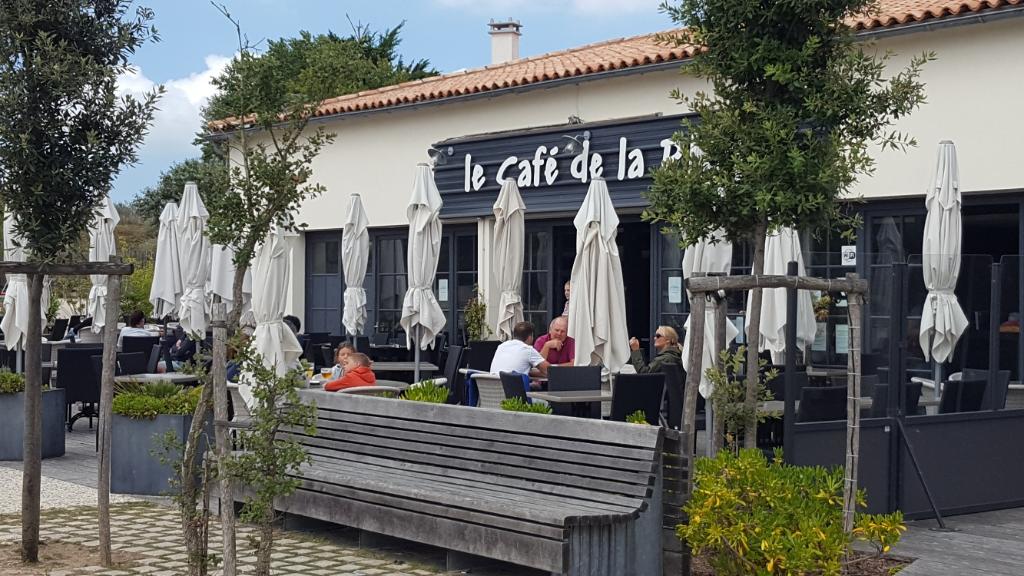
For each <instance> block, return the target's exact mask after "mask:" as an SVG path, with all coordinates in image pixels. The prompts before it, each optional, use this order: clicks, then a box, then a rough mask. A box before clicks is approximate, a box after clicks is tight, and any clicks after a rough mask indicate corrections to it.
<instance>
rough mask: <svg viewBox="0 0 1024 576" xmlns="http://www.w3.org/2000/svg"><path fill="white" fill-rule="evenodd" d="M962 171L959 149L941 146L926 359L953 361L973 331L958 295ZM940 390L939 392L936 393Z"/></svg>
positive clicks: (927, 224)
mask: <svg viewBox="0 0 1024 576" xmlns="http://www.w3.org/2000/svg"><path fill="white" fill-rule="evenodd" d="M960 201H961V200H960V171H959V168H958V167H957V161H956V147H955V146H954V145H953V143H952V142H950V141H948V140H946V141H943V142H941V143H940V144H939V155H938V161H937V162H936V165H935V176H934V178H933V180H932V185H931V186H930V187H929V189H928V195H927V197H926V198H925V205H926V206H927V207H928V216H927V217H926V218H925V221H924V245H923V249H922V252H923V253H922V254H921V272H922V274H923V275H924V286H925V288H927V289H928V296H927V297H926V298H925V301H924V307H923V308H922V312H921V334H920V338H919V339H920V342H921V350H922V351H923V352H924V358H925V360H928V359H929V358H931V359H933V360H935V362H937V363H942V362H946V361H948V360H949V359H950V358H951V357H952V356H953V348H954V347H956V342H957V340H958V339H959V338H960V335H961V334H963V333H964V330H966V329H967V317H966V316H964V311H963V310H962V309H961V308H960V303H959V302H957V300H956V295H955V294H954V293H953V290H954V289H955V288H956V282H957V277H958V276H959V274H960V236H961V234H962V225H961V222H960ZM937 392H938V387H936V393H937Z"/></svg>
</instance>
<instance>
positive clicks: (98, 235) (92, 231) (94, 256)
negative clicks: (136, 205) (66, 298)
mask: <svg viewBox="0 0 1024 576" xmlns="http://www.w3.org/2000/svg"><path fill="white" fill-rule="evenodd" d="M120 220H121V217H120V216H119V215H118V213H117V209H116V208H114V202H113V201H111V199H110V197H109V196H107V197H106V198H105V199H104V200H103V202H101V203H100V207H99V209H98V210H97V211H96V215H95V216H94V219H93V221H92V226H90V227H89V261H90V262H107V261H108V260H110V257H111V256H114V255H115V254H117V248H116V246H115V245H114V228H116V227H117V223H118V222H120ZM89 280H90V281H91V282H92V288H91V289H90V290H89V315H91V316H92V331H93V332H99V331H100V330H102V329H103V325H104V324H105V323H106V312H105V311H106V309H107V277H106V276H103V275H100V274H91V275H90V276H89ZM113 328H117V327H116V326H114V327H113Z"/></svg>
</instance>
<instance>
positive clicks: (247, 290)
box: [207, 244, 252, 316]
mask: <svg viewBox="0 0 1024 576" xmlns="http://www.w3.org/2000/svg"><path fill="white" fill-rule="evenodd" d="M234 259H235V251H234V250H233V249H232V248H231V247H230V246H223V245H221V244H211V245H210V280H209V282H208V283H207V290H208V291H209V293H210V294H209V296H210V297H211V299H212V297H213V296H219V297H220V300H221V302H224V303H225V304H227V307H228V309H229V310H230V309H231V308H233V307H234V302H235V294H234V290H235V260H234ZM251 308H252V266H249V267H247V268H246V269H245V276H244V277H243V278H242V314H243V316H245V315H247V314H248V313H249V311H250V309H251Z"/></svg>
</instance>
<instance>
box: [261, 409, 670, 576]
mask: <svg viewBox="0 0 1024 576" xmlns="http://www.w3.org/2000/svg"><path fill="white" fill-rule="evenodd" d="M301 394H302V396H303V398H304V400H305V401H309V400H312V401H314V402H316V404H317V417H318V420H317V433H316V435H315V436H306V435H304V434H302V433H301V432H300V431H297V430H292V431H286V432H283V434H285V435H286V436H288V437H291V438H294V439H297V440H299V441H300V442H301V443H302V444H303V445H304V446H305V448H306V449H307V451H308V453H309V456H310V458H311V462H310V463H309V464H308V465H306V466H304V467H303V468H302V470H301V473H300V476H301V486H300V487H299V489H298V490H297V491H296V492H295V493H294V494H292V495H291V496H289V497H287V498H284V499H281V500H280V501H279V503H278V504H277V507H278V508H279V509H280V510H282V511H283V512H286V513H290V514H295V515H299V516H305V517H311V518H316V519H319V520H323V521H327V522H332V523H336V524H342V525H346V526H351V527H355V528H359V529H362V530H366V531H370V532H373V533H378V534H384V535H387V536H391V537H396V538H401V539H405V540H411V541H415V542H420V543H424V544H429V545H433V546H438V547H441V548H445V549H447V550H449V552H450V553H451V552H454V553H456V554H458V553H465V554H471V555H476V556H482V557H486V558H491V559H495V560H501V561H504V562H510V563H513V564H518V565H521V566H527V567H531V568H536V569H540V570H545V571H550V572H552V573H556V574H571V575H590V574H595V575H596V574H608V575H630V574H635V575H640V576H643V575H655V574H657V575H660V574H661V573H662V572H661V553H662V520H663V519H662V500H661V480H660V473H661V470H662V463H661V448H662V442H663V432H662V430H661V429H660V428H657V427H653V426H639V425H635V424H625V423H617V422H602V421H598V420H584V419H578V418H564V417H559V416H548V415H537V414H525V413H513V412H502V411H499V410H486V409H480V408H468V407H463V406H448V405H443V404H425V403H419V402H411V401H406V400H394V399H383V398H374V397H369V396H353V395H344V394H332V393H327V392H322V391H315V390H309V391H306V390H304V391H301Z"/></svg>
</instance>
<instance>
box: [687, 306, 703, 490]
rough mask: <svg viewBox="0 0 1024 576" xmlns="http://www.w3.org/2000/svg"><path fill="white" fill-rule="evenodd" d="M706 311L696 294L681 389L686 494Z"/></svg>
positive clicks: (690, 479) (690, 481)
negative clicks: (684, 377)
mask: <svg viewBox="0 0 1024 576" xmlns="http://www.w3.org/2000/svg"><path fill="white" fill-rule="evenodd" d="M706 310H707V299H706V298H705V297H704V295H703V294H697V295H696V297H695V298H694V299H693V306H691V307H690V333H691V334H692V335H691V337H690V362H689V364H690V370H689V372H687V373H686V386H685V387H684V388H683V390H684V393H685V396H684V397H683V443H684V446H683V448H684V451H683V454H685V455H686V457H687V460H688V462H689V469H690V471H691V473H690V474H688V475H687V478H686V493H687V494H690V493H691V492H692V491H693V473H692V471H693V457H694V439H695V438H696V422H695V420H696V419H697V395H698V394H700V374H701V362H702V361H703V359H704V312H705V311H706Z"/></svg>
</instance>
